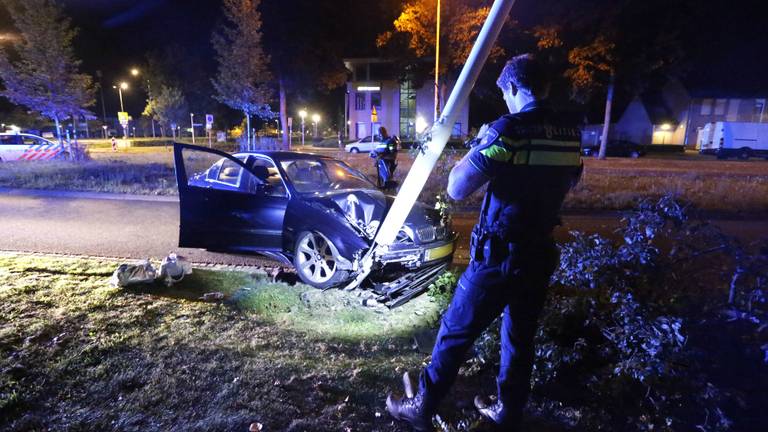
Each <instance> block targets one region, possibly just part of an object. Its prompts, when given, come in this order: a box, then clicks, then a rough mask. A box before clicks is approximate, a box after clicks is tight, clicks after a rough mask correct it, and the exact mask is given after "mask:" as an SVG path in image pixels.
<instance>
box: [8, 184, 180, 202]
mask: <svg viewBox="0 0 768 432" xmlns="http://www.w3.org/2000/svg"><path fill="white" fill-rule="evenodd" d="M0 194H3V195H11V196H27V197H40V198H84V199H101V200H113V201H150V202H174V203H175V202H179V197H178V196H174V195H136V194H120V193H110V192H86V191H67V190H55V189H21V188H2V187H0Z"/></svg>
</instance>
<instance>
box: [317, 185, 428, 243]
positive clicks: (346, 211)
mask: <svg viewBox="0 0 768 432" xmlns="http://www.w3.org/2000/svg"><path fill="white" fill-rule="evenodd" d="M308 199H310V200H312V201H315V202H317V203H319V204H321V205H323V206H325V207H327V208H329V209H331V210H333V211H335V212H337V213H338V214H339V215H341V216H343V217H345V218H346V219H347V220H348V221H349V222H350V223H351V224H354V225H355V226H356V227H358V228H360V229H361V230H363V231H364V232H365V234H366V236H367V237H369V238H372V237H373V236H374V235H375V233H376V230H377V229H378V226H379V224H380V223H381V221H382V220H383V219H384V216H385V215H386V212H387V210H388V209H389V207H390V206H391V205H392V202H393V201H394V199H395V197H394V196H390V195H385V194H384V193H382V192H381V191H378V190H375V189H365V190H343V191H334V192H328V193H325V194H321V195H315V196H313V197H311V198H309V197H308ZM405 224H406V225H408V226H412V227H420V226H425V225H430V226H431V225H437V224H440V215H439V212H437V211H436V210H434V209H432V208H430V207H428V206H426V205H424V204H422V203H416V205H414V206H413V208H412V209H411V212H410V214H409V215H408V218H407V219H406V222H405Z"/></svg>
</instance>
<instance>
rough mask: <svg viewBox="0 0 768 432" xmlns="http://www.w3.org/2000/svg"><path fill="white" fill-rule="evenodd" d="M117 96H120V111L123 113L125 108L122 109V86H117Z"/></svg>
mask: <svg viewBox="0 0 768 432" xmlns="http://www.w3.org/2000/svg"><path fill="white" fill-rule="evenodd" d="M117 94H118V95H119V96H120V111H122V112H125V108H124V107H123V85H122V84H120V85H119V86H117Z"/></svg>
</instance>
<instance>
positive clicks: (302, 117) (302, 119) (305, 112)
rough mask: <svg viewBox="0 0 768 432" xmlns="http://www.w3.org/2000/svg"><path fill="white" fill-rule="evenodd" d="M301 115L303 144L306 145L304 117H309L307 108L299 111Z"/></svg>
mask: <svg viewBox="0 0 768 432" xmlns="http://www.w3.org/2000/svg"><path fill="white" fill-rule="evenodd" d="M299 117H301V146H302V147H304V119H305V118H307V110H301V111H299Z"/></svg>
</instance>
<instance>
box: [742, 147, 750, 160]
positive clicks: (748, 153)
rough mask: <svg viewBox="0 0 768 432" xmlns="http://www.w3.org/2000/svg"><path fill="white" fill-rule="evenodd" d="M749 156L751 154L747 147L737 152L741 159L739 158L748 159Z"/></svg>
mask: <svg viewBox="0 0 768 432" xmlns="http://www.w3.org/2000/svg"><path fill="white" fill-rule="evenodd" d="M750 156H752V155H751V154H750V152H749V150H747V149H741V151H740V152H739V159H741V160H747V159H749V157H750Z"/></svg>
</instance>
